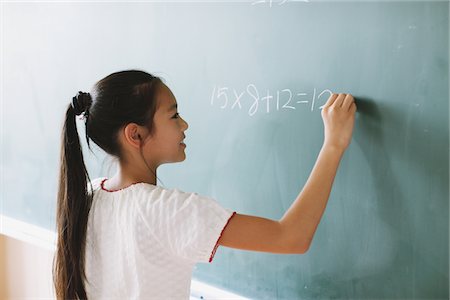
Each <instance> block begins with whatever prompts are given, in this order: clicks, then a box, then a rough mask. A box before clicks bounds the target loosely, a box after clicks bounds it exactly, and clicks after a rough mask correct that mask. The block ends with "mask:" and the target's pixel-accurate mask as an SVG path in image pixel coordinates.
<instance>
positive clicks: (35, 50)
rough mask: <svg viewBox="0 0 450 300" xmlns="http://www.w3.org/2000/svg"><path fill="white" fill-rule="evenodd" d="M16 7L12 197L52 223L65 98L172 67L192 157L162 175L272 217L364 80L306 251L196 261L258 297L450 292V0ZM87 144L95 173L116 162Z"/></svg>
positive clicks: (14, 211) (6, 14) (5, 142)
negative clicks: (111, 78)
mask: <svg viewBox="0 0 450 300" xmlns="http://www.w3.org/2000/svg"><path fill="white" fill-rule="evenodd" d="M2 7H3V14H2V28H3V29H2V32H3V41H2V51H3V59H2V72H3V73H2V75H3V76H2V83H3V90H2V96H3V97H2V100H3V102H2V108H3V109H2V116H1V117H2V134H1V135H2V146H1V147H2V148H1V151H2V164H1V165H2V170H1V171H2V192H1V195H2V213H3V214H5V215H7V216H10V217H14V218H17V219H19V220H24V221H27V222H29V223H32V224H35V225H39V226H42V227H44V228H48V229H51V230H54V229H55V210H56V188H57V176H58V163H59V151H60V131H61V126H62V120H63V116H64V111H65V109H66V107H67V105H68V104H69V103H70V101H71V99H72V97H73V96H75V94H76V92H77V91H79V90H82V91H89V89H90V88H91V87H92V85H93V84H94V83H95V82H96V81H97V80H99V79H101V78H103V77H104V76H106V75H108V74H110V73H113V72H116V71H119V70H126V69H141V70H145V71H147V72H150V73H153V74H155V75H158V76H161V77H163V78H164V79H165V83H166V84H167V85H168V86H169V87H170V88H171V90H172V92H173V93H174V95H175V97H176V98H177V102H178V104H179V112H180V114H181V115H182V116H183V117H184V119H185V120H186V121H187V122H188V123H189V129H188V130H187V131H186V136H187V137H186V140H185V141H186V144H187V149H186V154H187V158H186V160H185V161H184V162H182V163H177V164H167V165H163V166H161V167H160V169H159V170H158V177H159V178H160V180H161V181H158V185H164V186H165V187H167V188H174V187H176V188H179V189H181V190H184V191H188V192H197V193H199V194H203V195H206V196H210V197H213V198H215V199H217V200H218V201H219V202H220V203H221V204H222V205H223V206H224V207H227V208H230V209H233V210H235V211H237V212H238V213H242V214H249V215H257V216H261V217H266V218H271V219H276V220H278V219H280V218H281V217H282V215H283V214H284V212H285V211H286V210H287V209H288V208H289V206H290V205H291V204H292V202H293V201H294V199H295V198H296V197H297V195H298V193H299V192H300V190H301V189H302V187H303V185H304V184H305V182H306V180H307V178H308V176H309V173H310V171H311V169H312V167H313V165H314V162H315V159H316V157H317V155H318V152H319V150H320V147H321V145H322V141H323V123H322V119H321V115H320V111H321V110H320V109H321V108H320V107H321V106H322V105H323V104H324V103H325V101H326V100H327V98H328V96H329V95H330V93H331V92H335V93H342V92H343V93H352V94H353V95H354V96H355V98H356V101H357V106H358V112H357V117H356V122H355V129H354V136H353V140H352V143H351V144H350V146H349V148H348V150H347V152H346V153H345V155H344V157H343V159H342V161H341V165H340V168H339V170H338V173H337V175H336V179H335V182H334V186H333V189H332V192H331V196H330V200H329V203H328V206H327V208H326V211H325V213H324V215H323V217H322V221H321V223H320V224H319V227H318V229H317V231H316V235H315V237H314V239H313V243H312V245H311V247H310V249H309V252H308V253H306V254H304V255H282V254H270V253H262V252H251V251H242V250H236V249H231V248H225V247H220V248H219V250H218V251H217V253H216V256H215V259H214V261H213V263H212V264H198V265H197V266H196V269H195V270H194V274H193V275H194V277H195V278H196V279H198V280H202V281H205V282H208V283H210V284H212V285H215V286H218V287H221V288H223V289H226V290H230V291H233V292H235V293H238V294H242V295H244V296H247V297H250V298H255V299H335V298H343V299H373V298H377V299H424V298H426V299H431V298H433V299H438V298H441V299H444V298H445V299H448V297H449V276H448V274H449V269H448V268H449V251H448V250H449V247H448V245H449V191H448V183H449V175H448V174H449V168H448V166H449V159H448V154H449V153H448V150H449V130H448V126H449V118H448V116H449V90H448V87H449V76H448V72H449V68H448V62H449V60H448V56H449V46H448V45H449V3H448V2H444V1H436V2H433V1H423V2H420V1H415V2H404V1H402V2H388V1H383V2H339V1H336V2H316V1H298V2H293V1H250V2H216V3H214V2H192V3H187V2H170V3H169V2H164V3H163V2H147V3H113V2H106V1H105V2H97V3H44V2H42V3H12V2H9V3H4V4H2ZM78 130H79V133H80V137H81V138H82V140H83V135H84V126H83V123H82V122H81V121H79V123H78ZM83 147H84V157H85V160H86V164H87V166H88V170H89V174H90V176H91V178H92V179H93V178H96V177H100V176H112V175H113V174H114V170H115V167H114V165H113V164H112V163H113V161H112V160H110V159H109V158H108V157H106V156H105V154H104V153H103V152H102V151H101V150H100V149H99V148H98V147H97V148H95V145H94V149H96V150H95V151H94V153H90V152H89V151H87V147H86V144H85V142H84V140H83ZM111 166H112V167H111Z"/></svg>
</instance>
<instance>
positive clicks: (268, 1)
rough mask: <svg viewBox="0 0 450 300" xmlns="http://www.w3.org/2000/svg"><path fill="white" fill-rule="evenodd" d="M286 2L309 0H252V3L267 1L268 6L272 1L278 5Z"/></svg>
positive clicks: (306, 0)
mask: <svg viewBox="0 0 450 300" xmlns="http://www.w3.org/2000/svg"><path fill="white" fill-rule="evenodd" d="M288 2H309V0H295V1H293V0H256V1H253V2H252V5H256V4H265V3H268V4H269V7H272V3H278V5H283V4H286V3H288Z"/></svg>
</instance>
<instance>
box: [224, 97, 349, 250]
mask: <svg viewBox="0 0 450 300" xmlns="http://www.w3.org/2000/svg"><path fill="white" fill-rule="evenodd" d="M355 112H356V105H355V103H354V99H353V96H352V95H350V94H332V95H331V96H330V98H329V99H328V101H327V103H326V104H325V105H324V107H323V109H322V119H323V122H324V125H325V139H324V143H323V146H322V149H321V150H320V153H319V156H318V158H317V161H316V163H315V165H314V168H313V170H312V172H311V174H310V176H309V178H308V181H307V182H306V184H305V186H304V188H303V190H301V192H300V194H299V195H298V197H297V199H296V200H295V201H294V203H293V204H292V205H291V207H290V208H289V209H288V210H287V211H286V213H285V214H284V215H283V217H282V218H281V219H280V220H279V221H275V220H270V219H266V218H261V217H257V216H249V215H242V214H236V215H235V216H234V217H233V218H231V220H230V221H229V223H228V225H227V226H226V228H225V229H224V231H223V233H222V236H221V238H220V239H219V245H222V246H226V247H231V248H237V249H243V250H253V251H261V252H270V253H291V254H292V253H299V254H301V253H305V252H306V251H308V249H309V247H310V245H311V241H312V239H313V237H314V233H315V232H316V229H317V226H318V225H319V222H320V219H321V217H322V215H323V212H324V211H325V207H326V205H327V202H328V198H329V195H330V192H331V187H332V185H333V181H334V178H335V176H336V172H337V168H338V166H339V162H340V160H341V158H342V156H343V154H344V152H345V150H346V149H347V147H348V145H349V144H350V141H351V137H352V131H353V125H354V120H355Z"/></svg>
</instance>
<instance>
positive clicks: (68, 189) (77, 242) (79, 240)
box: [52, 92, 92, 299]
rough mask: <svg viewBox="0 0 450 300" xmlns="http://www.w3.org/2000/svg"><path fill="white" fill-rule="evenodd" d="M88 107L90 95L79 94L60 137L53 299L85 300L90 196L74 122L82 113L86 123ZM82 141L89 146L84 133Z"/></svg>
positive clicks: (88, 180)
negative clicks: (84, 140) (85, 265)
mask: <svg viewBox="0 0 450 300" xmlns="http://www.w3.org/2000/svg"><path fill="white" fill-rule="evenodd" d="M91 103H92V98H91V96H90V94H88V93H82V92H79V93H78V94H77V96H75V97H74V98H73V101H72V104H71V105H69V107H68V108H67V110H66V115H65V119H64V125H63V129H62V133H61V141H62V142H61V156H60V173H59V184H58V186H59V187H58V195H57V211H56V232H57V245H56V253H55V256H54V258H53V270H52V272H53V283H54V286H55V290H56V297H57V299H87V296H86V291H85V287H84V280H85V279H86V274H85V269H84V261H85V244H86V229H87V222H88V216H89V210H90V208H91V205H92V193H89V192H88V189H87V184H88V182H89V183H90V178H89V175H88V172H87V170H86V167H85V164H84V160H83V153H82V151H81V146H80V140H79V138H78V132H77V127H76V119H75V118H76V116H77V115H80V114H81V113H82V112H84V113H85V114H84V118H85V120H86V123H87V121H88V119H89V107H90V105H91ZM86 141H87V143H88V146H89V139H88V136H87V133H86ZM91 191H92V185H91Z"/></svg>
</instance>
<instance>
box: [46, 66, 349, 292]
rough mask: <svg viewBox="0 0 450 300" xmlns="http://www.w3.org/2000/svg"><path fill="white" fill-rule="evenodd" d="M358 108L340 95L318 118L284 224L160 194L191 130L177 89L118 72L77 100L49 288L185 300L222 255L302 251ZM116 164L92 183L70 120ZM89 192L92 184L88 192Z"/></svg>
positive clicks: (66, 131)
mask: <svg viewBox="0 0 450 300" xmlns="http://www.w3.org/2000/svg"><path fill="white" fill-rule="evenodd" d="M355 111H356V105H355V103H354V99H353V97H352V96H351V95H350V94H333V95H331V96H330V98H329V99H328V101H327V103H326V104H325V106H324V107H323V109H322V112H321V114H322V119H323V123H324V127H325V132H324V135H325V137H324V142H323V146H322V148H321V150H320V153H319V155H318V158H317V161H316V164H315V166H314V168H313V170H312V172H311V175H310V177H309V179H308V181H307V182H306V184H305V186H304V188H303V190H302V191H301V192H300V194H299V195H298V197H297V199H296V200H295V201H294V203H293V204H292V205H291V207H290V208H289V209H288V210H287V211H286V213H285V214H284V215H283V217H282V218H281V219H280V220H270V219H266V218H261V217H257V216H249V215H243V214H238V213H236V212H235V211H232V210H229V209H226V208H224V207H222V206H221V205H220V204H219V203H218V202H217V201H216V200H215V199H212V198H209V197H206V196H201V195H199V194H197V193H186V192H183V191H180V190H178V189H166V188H163V187H161V186H157V185H156V179H157V176H156V171H157V168H158V167H159V166H160V165H161V164H164V163H170V162H181V161H183V160H184V159H185V158H186V154H185V148H186V145H185V144H184V143H183V140H184V138H185V137H186V135H185V131H186V130H187V128H188V124H187V123H186V121H185V120H183V119H182V118H181V117H180V116H179V114H178V112H177V102H176V99H175V97H174V95H173V94H172V92H171V91H170V89H169V88H168V87H167V86H166V85H165V84H164V83H163V82H162V80H161V79H160V78H158V77H156V76H153V75H151V74H148V73H146V72H143V71H140V70H126V71H121V72H116V73H113V74H111V75H109V76H107V77H105V78H103V79H101V80H100V81H99V82H97V83H96V84H95V85H94V87H93V90H92V91H91V93H90V94H89V93H83V92H79V93H78V94H77V95H76V97H74V98H73V100H72V103H71V104H70V105H69V106H68V108H67V111H66V116H65V121H64V126H63V129H62V146H61V167H60V177H59V191H58V202H57V217H56V221H57V249H56V253H55V257H54V261H53V280H54V285H55V289H56V296H57V298H58V299H74V298H81V299H86V298H89V299H99V298H115V299H125V298H145V299H150V298H155V299H189V295H190V282H191V274H192V270H193V267H194V265H195V264H196V263H198V262H211V261H212V259H213V257H214V254H215V252H216V250H217V247H218V246H219V245H222V246H226V247H231V248H237V249H244V250H253V251H263V252H270V253H290V254H292V253H298V254H303V253H305V252H306V251H307V250H308V248H309V247H310V245H311V242H312V239H313V236H314V233H315V231H316V228H317V226H318V224H319V222H320V219H321V217H322V214H323V212H324V210H325V207H326V204H327V201H328V197H329V194H330V191H331V186H332V184H333V181H334V177H335V174H336V171H337V168H338V165H339V162H340V160H341V157H342V156H343V154H344V151H345V149H346V148H347V147H348V145H349V143H350V140H351V136H352V131H353V124H354V116H355ZM82 113H84V118H85V122H86V141H87V143H88V148H89V149H90V146H89V138H90V139H91V140H92V141H93V142H94V143H96V144H97V145H98V146H99V147H100V148H102V149H103V150H104V151H105V152H106V153H108V154H110V155H112V156H113V157H116V158H117V159H118V162H119V166H118V171H117V173H116V174H115V175H114V176H113V177H112V178H106V177H101V178H97V179H94V180H92V181H91V180H90V178H89V176H88V173H87V170H86V167H85V165H84V161H83V155H82V151H81V147H80V142H79V139H78V133H77V129H76V122H75V117H76V116H77V115H80V114H82ZM88 183H89V185H88Z"/></svg>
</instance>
